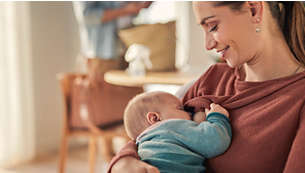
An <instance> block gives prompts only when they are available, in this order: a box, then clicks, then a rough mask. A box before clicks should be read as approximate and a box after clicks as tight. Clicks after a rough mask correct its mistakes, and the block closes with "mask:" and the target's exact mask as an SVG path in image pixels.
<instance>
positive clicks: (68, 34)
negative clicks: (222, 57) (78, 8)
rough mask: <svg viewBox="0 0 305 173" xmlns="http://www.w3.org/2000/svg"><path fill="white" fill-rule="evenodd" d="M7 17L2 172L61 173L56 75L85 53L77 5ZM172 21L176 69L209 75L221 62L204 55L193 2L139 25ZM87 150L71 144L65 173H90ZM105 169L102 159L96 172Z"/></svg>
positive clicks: (0, 75)
mask: <svg viewBox="0 0 305 173" xmlns="http://www.w3.org/2000/svg"><path fill="white" fill-rule="evenodd" d="M0 17H1V18H0V39H1V40H0V172H1V173H2V172H5V171H7V172H25V173H27V172H31V173H34V172H44V173H47V172H57V170H58V168H57V167H58V154H59V147H60V141H61V135H62V123H63V115H62V113H63V102H62V95H61V91H60V87H59V83H58V81H57V80H56V74H57V73H59V72H75V71H77V68H78V67H77V57H78V55H79V53H80V39H79V30H78V24H77V22H76V18H75V15H74V12H73V3H72V2H0ZM171 20H176V37H177V40H176V67H177V68H178V69H191V70H192V71H196V72H197V73H198V74H200V73H203V72H204V71H205V70H206V69H207V68H208V67H209V66H210V65H211V64H213V63H214V62H215V60H214V56H215V55H214V54H213V53H212V54H211V53H207V52H206V51H205V48H204V35H203V32H202V31H201V29H200V27H199V25H197V24H196V22H195V18H194V16H193V13H192V4H191V2H183V1H179V2H174V1H170V2H162V1H157V2H153V4H152V5H151V6H150V7H149V8H148V9H143V10H142V11H141V12H140V13H139V15H138V17H137V18H136V19H135V21H134V22H135V23H136V24H141V23H157V22H168V21H171ZM153 87H155V88H154V89H156V87H157V88H158V87H160V88H162V87H163V88H162V89H163V90H172V91H170V92H175V91H174V90H177V89H178V88H177V87H173V86H159V85H158V86H152V88H153ZM148 88H149V86H148ZM160 88H158V89H160ZM86 145H87V139H86V138H84V139H75V140H72V141H70V142H69V157H68V159H67V168H66V172H74V173H77V172H88V167H89V166H88V161H87V160H88V159H87V150H86V149H87V148H86ZM106 166H107V163H105V162H103V159H102V158H101V161H100V160H98V162H97V166H96V170H97V171H96V172H103V171H104V172H105V168H106ZM1 169H2V170H3V171H1Z"/></svg>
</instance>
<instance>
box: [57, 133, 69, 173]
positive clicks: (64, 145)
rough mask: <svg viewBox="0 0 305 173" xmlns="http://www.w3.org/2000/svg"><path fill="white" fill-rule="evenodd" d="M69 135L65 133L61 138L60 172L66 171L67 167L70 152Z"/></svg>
mask: <svg viewBox="0 0 305 173" xmlns="http://www.w3.org/2000/svg"><path fill="white" fill-rule="evenodd" d="M67 149H68V135H67V134H64V135H63V136H62V139H61V146H60V158H59V170H58V172H59V173H64V172H65V168H66V160H67V154H68V150H67Z"/></svg>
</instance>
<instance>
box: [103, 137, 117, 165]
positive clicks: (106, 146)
mask: <svg viewBox="0 0 305 173" xmlns="http://www.w3.org/2000/svg"><path fill="white" fill-rule="evenodd" d="M101 151H102V155H103V158H104V160H105V161H106V162H110V161H111V159H112V157H113V156H114V151H113V147H112V137H108V136H107V137H102V147H101Z"/></svg>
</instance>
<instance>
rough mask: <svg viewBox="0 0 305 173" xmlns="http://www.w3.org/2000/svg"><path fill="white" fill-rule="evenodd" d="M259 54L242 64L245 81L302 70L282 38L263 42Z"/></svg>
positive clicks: (274, 76) (267, 78) (262, 79)
mask: <svg viewBox="0 0 305 173" xmlns="http://www.w3.org/2000/svg"><path fill="white" fill-rule="evenodd" d="M263 47H264V49H263V50H262V51H261V53H260V54H257V55H256V56H255V57H254V58H252V59H251V60H250V61H248V62H247V63H245V64H244V65H243V70H242V72H243V73H244V75H243V76H244V80H245V81H252V82H255V81H266V80H272V79H276V78H280V77H285V76H290V75H293V74H295V73H297V72H300V71H303V70H304V69H303V67H301V68H300V64H299V63H298V62H297V61H296V60H295V58H294V55H293V54H292V52H291V51H290V49H289V47H288V45H287V44H286V42H285V41H284V40H283V39H276V40H274V41H269V42H265V46H263Z"/></svg>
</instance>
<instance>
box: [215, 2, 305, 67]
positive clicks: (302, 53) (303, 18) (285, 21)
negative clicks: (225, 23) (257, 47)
mask: <svg viewBox="0 0 305 173" xmlns="http://www.w3.org/2000/svg"><path fill="white" fill-rule="evenodd" d="M267 3H268V5H269V8H270V11H271V15H272V17H273V18H274V19H275V20H276V21H277V24H278V26H279V28H280V29H281V31H282V33H283V35H284V37H285V39H286V42H287V44H288V46H289V48H290V50H291V51H292V53H293V54H294V57H295V58H296V60H297V61H298V62H300V63H301V64H302V65H303V66H305V27H304V26H305V4H304V2H295V1H289V2H288V1H280V2H277V1H268V2H267ZM243 4H244V2H232V1H225V2H215V5H214V6H216V7H217V6H229V7H230V8H231V9H232V10H234V11H240V10H241V7H242V5H243Z"/></svg>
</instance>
